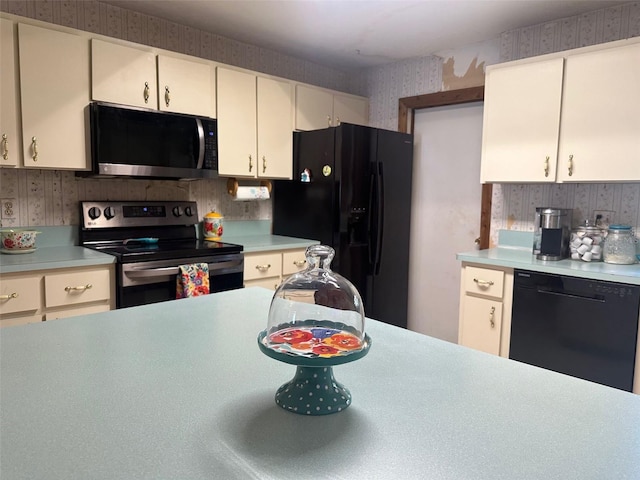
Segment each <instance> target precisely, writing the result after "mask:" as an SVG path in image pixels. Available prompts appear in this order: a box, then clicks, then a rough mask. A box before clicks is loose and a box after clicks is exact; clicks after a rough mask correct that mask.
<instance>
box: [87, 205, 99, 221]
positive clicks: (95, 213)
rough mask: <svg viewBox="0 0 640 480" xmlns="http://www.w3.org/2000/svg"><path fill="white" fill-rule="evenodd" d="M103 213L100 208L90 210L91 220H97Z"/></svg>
mask: <svg viewBox="0 0 640 480" xmlns="http://www.w3.org/2000/svg"><path fill="white" fill-rule="evenodd" d="M101 213H102V212H101V211H100V209H99V208H98V207H91V208H90V209H89V218H90V219H91V220H95V219H96V218H98V217H99V216H100V214H101Z"/></svg>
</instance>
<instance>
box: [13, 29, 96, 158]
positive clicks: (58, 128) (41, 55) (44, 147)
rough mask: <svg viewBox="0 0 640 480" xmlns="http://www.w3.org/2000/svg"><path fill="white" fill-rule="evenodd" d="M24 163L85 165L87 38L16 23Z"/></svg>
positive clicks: (87, 90)
mask: <svg viewBox="0 0 640 480" xmlns="http://www.w3.org/2000/svg"><path fill="white" fill-rule="evenodd" d="M18 41H19V49H20V89H21V92H20V93H21V106H22V134H23V140H22V142H23V152H24V164H25V166H27V167H35V168H55V169H60V170H62V169H73V170H86V169H88V166H89V165H88V159H89V155H88V152H87V145H88V141H87V139H85V136H86V135H85V129H86V127H87V123H86V120H85V109H86V107H87V105H88V104H89V99H90V95H89V39H87V38H86V37H81V36H77V35H72V34H69V33H63V32H57V31H53V30H48V29H45V28H40V27H35V26H33V25H25V24H19V25H18Z"/></svg>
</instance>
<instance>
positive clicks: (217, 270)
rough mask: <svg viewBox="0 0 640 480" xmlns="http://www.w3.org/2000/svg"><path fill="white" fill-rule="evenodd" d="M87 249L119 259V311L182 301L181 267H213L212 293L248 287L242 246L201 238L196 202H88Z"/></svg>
mask: <svg viewBox="0 0 640 480" xmlns="http://www.w3.org/2000/svg"><path fill="white" fill-rule="evenodd" d="M80 210H81V211H80V215H81V218H82V226H81V229H80V243H81V245H82V246H84V247H87V248H91V249H94V250H98V251H100V252H103V253H107V254H109V255H113V256H115V257H116V306H117V308H123V307H132V306H136V305H144V304H147V303H155V302H162V301H166V300H173V299H175V298H176V275H177V274H178V273H179V267H180V265H185V264H193V263H207V264H208V265H209V279H210V290H211V292H212V293H213V292H221V291H224V290H232V289H235V288H242V286H243V271H244V255H243V252H242V250H243V248H242V246H241V245H234V244H231V243H223V242H212V241H206V240H202V239H199V238H198V235H197V224H198V223H199V218H200V217H199V216H198V209H197V204H196V203H195V202H180V201H169V202H127V201H119V202H116V201H96V202H89V201H84V202H81V203H80Z"/></svg>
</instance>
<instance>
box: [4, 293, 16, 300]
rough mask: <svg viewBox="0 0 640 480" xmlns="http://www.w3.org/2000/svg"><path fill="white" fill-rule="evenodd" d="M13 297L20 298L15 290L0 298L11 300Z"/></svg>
mask: <svg viewBox="0 0 640 480" xmlns="http://www.w3.org/2000/svg"><path fill="white" fill-rule="evenodd" d="M12 298H18V294H17V293H16V292H13V293H10V294H8V295H0V300H11V299H12Z"/></svg>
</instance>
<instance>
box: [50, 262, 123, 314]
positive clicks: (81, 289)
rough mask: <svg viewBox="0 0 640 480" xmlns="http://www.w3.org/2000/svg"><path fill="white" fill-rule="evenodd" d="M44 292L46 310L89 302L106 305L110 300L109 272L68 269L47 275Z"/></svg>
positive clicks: (106, 269) (107, 270)
mask: <svg viewBox="0 0 640 480" xmlns="http://www.w3.org/2000/svg"><path fill="white" fill-rule="evenodd" d="M44 292H45V306H46V308H51V307H62V306H68V305H77V304H81V303H89V302H102V303H104V304H105V305H108V304H109V301H110V299H111V275H110V270H109V269H108V268H102V269H95V270H83V269H69V270H67V271H63V272H59V273H51V274H47V275H45V277H44ZM107 310H108V308H107Z"/></svg>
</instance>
